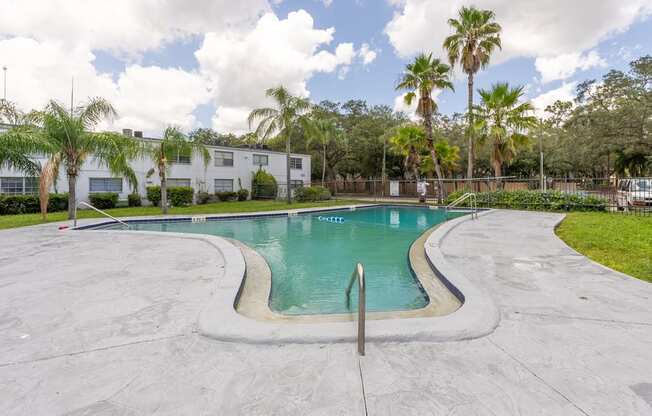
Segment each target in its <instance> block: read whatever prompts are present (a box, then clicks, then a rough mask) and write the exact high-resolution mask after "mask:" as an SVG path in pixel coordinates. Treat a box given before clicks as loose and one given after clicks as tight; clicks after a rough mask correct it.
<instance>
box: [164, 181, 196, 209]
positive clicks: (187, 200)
mask: <svg viewBox="0 0 652 416" xmlns="http://www.w3.org/2000/svg"><path fill="white" fill-rule="evenodd" d="M194 194H195V190H194V189H192V187H191V186H173V187H171V188H168V201H170V205H172V206H173V207H182V206H185V205H191V204H192V196H193V195H194Z"/></svg>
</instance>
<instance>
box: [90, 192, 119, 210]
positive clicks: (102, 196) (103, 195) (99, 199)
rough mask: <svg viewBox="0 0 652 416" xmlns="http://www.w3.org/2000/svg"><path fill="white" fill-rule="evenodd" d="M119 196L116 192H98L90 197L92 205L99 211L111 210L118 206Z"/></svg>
mask: <svg viewBox="0 0 652 416" xmlns="http://www.w3.org/2000/svg"><path fill="white" fill-rule="evenodd" d="M118 197H119V195H118V194H117V193H115V192H98V193H93V194H90V195H89V196H88V199H89V201H90V202H91V205H92V206H94V207H95V208H98V209H111V208H115V207H116V205H118Z"/></svg>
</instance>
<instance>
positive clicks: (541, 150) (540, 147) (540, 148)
mask: <svg viewBox="0 0 652 416" xmlns="http://www.w3.org/2000/svg"><path fill="white" fill-rule="evenodd" d="M539 178H540V179H541V191H545V179H544V178H543V134H541V135H540V136H539Z"/></svg>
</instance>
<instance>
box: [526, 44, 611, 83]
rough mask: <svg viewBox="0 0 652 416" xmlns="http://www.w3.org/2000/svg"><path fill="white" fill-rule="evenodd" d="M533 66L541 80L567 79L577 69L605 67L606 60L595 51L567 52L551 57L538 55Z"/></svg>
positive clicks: (543, 81) (544, 81)
mask: <svg viewBox="0 0 652 416" xmlns="http://www.w3.org/2000/svg"><path fill="white" fill-rule="evenodd" d="M534 66H535V67H536V69H537V71H539V73H540V74H541V82H542V83H544V84H545V83H547V82H550V81H556V80H564V79H568V78H570V77H571V76H573V74H575V72H577V71H578V70H581V71H586V70H588V69H591V68H593V67H605V66H607V61H605V60H604V59H603V58H601V57H600V55H599V54H598V53H597V52H596V51H590V52H589V53H586V54H581V53H567V54H563V55H557V56H553V57H539V58H537V59H536V61H535V62H534Z"/></svg>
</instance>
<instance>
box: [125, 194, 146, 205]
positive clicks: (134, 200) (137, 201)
mask: <svg viewBox="0 0 652 416" xmlns="http://www.w3.org/2000/svg"><path fill="white" fill-rule="evenodd" d="M127 202H128V204H127V205H129V206H130V207H139V206H141V205H143V201H142V199H141V198H140V194H138V193H133V194H129V196H128V197H127Z"/></svg>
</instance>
